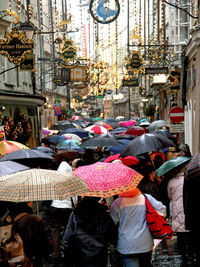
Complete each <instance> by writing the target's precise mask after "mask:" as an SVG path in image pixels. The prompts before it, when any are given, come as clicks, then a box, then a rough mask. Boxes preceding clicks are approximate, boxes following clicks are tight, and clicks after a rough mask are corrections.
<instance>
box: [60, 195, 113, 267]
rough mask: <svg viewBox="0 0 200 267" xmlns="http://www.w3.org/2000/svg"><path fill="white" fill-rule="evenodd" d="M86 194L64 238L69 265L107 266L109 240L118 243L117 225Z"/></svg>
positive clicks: (66, 262) (100, 205)
mask: <svg viewBox="0 0 200 267" xmlns="http://www.w3.org/2000/svg"><path fill="white" fill-rule="evenodd" d="M98 201H99V198H97V197H84V198H83V199H82V200H81V201H80V203H79V204H78V206H77V207H76V208H75V209H74V211H73V212H72V214H71V216H70V218H69V222H68V225H67V227H66V230H65V234H64V238H63V246H64V255H65V266H66V267H72V266H73V267H106V266H107V258H108V255H107V253H108V243H109V242H110V243H112V244H116V241H117V228H116V226H115V224H114V222H113V220H112V218H111V217H110V215H109V213H107V210H106V207H105V206H104V205H102V204H100V203H98Z"/></svg>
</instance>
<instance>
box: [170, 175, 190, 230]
mask: <svg viewBox="0 0 200 267" xmlns="http://www.w3.org/2000/svg"><path fill="white" fill-rule="evenodd" d="M183 182H184V173H183V172H181V173H178V174H177V175H176V176H175V177H174V178H172V179H171V180H169V182H168V185H167V192H168V197H169V199H170V200H171V201H172V229H173V230H174V232H185V231H186V229H185V214H184V210H183Z"/></svg>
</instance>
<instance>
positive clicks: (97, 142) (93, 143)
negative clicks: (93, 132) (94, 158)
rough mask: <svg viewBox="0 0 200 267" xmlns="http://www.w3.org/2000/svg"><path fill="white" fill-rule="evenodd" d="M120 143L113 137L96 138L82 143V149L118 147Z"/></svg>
mask: <svg viewBox="0 0 200 267" xmlns="http://www.w3.org/2000/svg"><path fill="white" fill-rule="evenodd" d="M120 145H121V143H120V142H119V141H117V140H116V139H115V138H114V137H110V136H108V135H106V136H97V137H93V138H90V139H88V140H86V141H85V142H83V144H82V146H83V147H103V146H106V147H109V146H120Z"/></svg>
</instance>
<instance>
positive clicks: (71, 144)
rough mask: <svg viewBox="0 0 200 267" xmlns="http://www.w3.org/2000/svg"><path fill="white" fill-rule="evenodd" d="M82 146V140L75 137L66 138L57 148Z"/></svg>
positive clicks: (77, 147)
mask: <svg viewBox="0 0 200 267" xmlns="http://www.w3.org/2000/svg"><path fill="white" fill-rule="evenodd" d="M80 146H81V142H80V141H77V140H73V139H69V140H65V141H63V142H61V143H59V144H57V146H56V148H57V149H79V148H80Z"/></svg>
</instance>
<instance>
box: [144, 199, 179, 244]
mask: <svg viewBox="0 0 200 267" xmlns="http://www.w3.org/2000/svg"><path fill="white" fill-rule="evenodd" d="M144 197H145V204H146V221H147V225H148V227H149V230H150V232H151V235H152V237H153V238H154V239H171V238H172V236H173V234H174V231H173V230H172V228H171V227H170V225H169V224H168V223H167V222H166V221H165V219H164V218H163V217H162V216H161V215H159V214H158V213H157V212H156V211H155V210H154V208H153V207H152V205H151V203H150V202H149V200H148V198H147V197H146V196H145V195H144Z"/></svg>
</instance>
